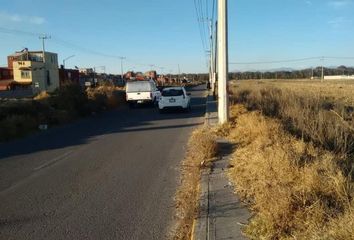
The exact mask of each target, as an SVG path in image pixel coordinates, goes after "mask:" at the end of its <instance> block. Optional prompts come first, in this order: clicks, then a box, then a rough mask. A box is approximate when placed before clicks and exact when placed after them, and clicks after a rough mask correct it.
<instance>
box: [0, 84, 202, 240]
mask: <svg viewBox="0 0 354 240" xmlns="http://www.w3.org/2000/svg"><path fill="white" fill-rule="evenodd" d="M191 92H192V97H193V98H192V105H193V107H192V108H193V110H192V112H191V113H167V114H162V115H160V114H159V113H158V111H157V109H155V108H151V107H147V108H146V107H145V108H137V109H132V110H130V109H128V108H126V107H122V108H120V109H118V110H115V111H112V112H107V113H104V114H101V115H98V116H94V117H90V118H87V119H83V120H80V121H78V122H76V123H73V124H70V125H67V126H61V127H57V128H53V129H50V130H48V131H47V132H41V133H37V134H34V135H32V136H30V137H27V138H25V139H21V140H17V141H13V142H10V143H5V144H0V239H16V240H21V239H26V240H29V239H36V240H37V239H46V240H48V239H144V240H148V239H165V238H166V233H167V232H168V230H169V227H170V224H171V222H172V219H173V210H174V206H173V196H174V193H175V191H176V187H177V186H178V178H179V166H180V163H181V160H182V159H183V156H184V154H185V147H186V143H187V141H188V137H189V135H190V133H191V131H192V130H193V128H195V127H196V126H198V125H199V124H202V123H203V120H204V119H203V116H204V111H205V98H204V95H205V91H204V88H203V87H196V88H194V89H193V90H192V91H191Z"/></svg>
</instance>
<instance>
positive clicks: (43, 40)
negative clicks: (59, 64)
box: [39, 34, 51, 63]
mask: <svg viewBox="0 0 354 240" xmlns="http://www.w3.org/2000/svg"><path fill="white" fill-rule="evenodd" d="M50 38H51V37H50V36H48V35H47V34H43V35H42V36H39V39H41V40H42V51H43V63H45V40H47V39H50Z"/></svg>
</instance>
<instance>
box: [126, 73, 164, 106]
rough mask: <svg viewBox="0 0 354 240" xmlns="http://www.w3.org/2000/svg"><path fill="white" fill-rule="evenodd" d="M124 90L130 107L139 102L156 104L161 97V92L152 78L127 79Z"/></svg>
mask: <svg viewBox="0 0 354 240" xmlns="http://www.w3.org/2000/svg"><path fill="white" fill-rule="evenodd" d="M125 92H126V100H127V102H128V103H129V106H130V107H134V106H135V105H136V104H141V103H153V104H157V103H158V101H159V99H160V97H161V93H160V91H159V90H158V89H157V87H156V84H155V82H154V81H153V80H147V81H129V82H127V85H126V90H125Z"/></svg>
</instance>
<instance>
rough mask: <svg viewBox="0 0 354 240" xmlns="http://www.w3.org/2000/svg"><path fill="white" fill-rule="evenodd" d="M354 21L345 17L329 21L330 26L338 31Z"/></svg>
mask: <svg viewBox="0 0 354 240" xmlns="http://www.w3.org/2000/svg"><path fill="white" fill-rule="evenodd" d="M351 22H352V21H350V20H348V19H346V18H344V17H336V18H333V19H332V20H329V21H328V24H329V25H330V26H331V27H332V28H334V29H338V28H341V27H343V26H344V25H347V24H348V23H349V24H350V23H351Z"/></svg>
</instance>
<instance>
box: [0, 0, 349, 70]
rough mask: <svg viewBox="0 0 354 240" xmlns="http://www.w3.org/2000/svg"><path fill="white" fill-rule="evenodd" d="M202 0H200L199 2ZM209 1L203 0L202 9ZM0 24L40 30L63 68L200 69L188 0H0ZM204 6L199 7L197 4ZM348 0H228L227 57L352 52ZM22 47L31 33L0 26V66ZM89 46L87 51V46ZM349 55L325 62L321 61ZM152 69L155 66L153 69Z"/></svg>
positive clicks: (32, 42) (33, 43)
mask: <svg viewBox="0 0 354 240" xmlns="http://www.w3.org/2000/svg"><path fill="white" fill-rule="evenodd" d="M201 1H204V4H205V1H206V0H201ZM211 2H212V0H209V7H210V5H211ZM0 3H1V8H0V28H9V29H16V30H20V31H25V32H32V33H47V34H49V35H51V36H52V39H51V40H48V41H47V42H46V43H47V50H49V51H52V52H57V53H58V54H59V60H60V61H62V59H63V58H65V57H68V56H71V55H75V57H74V58H72V59H70V60H68V62H67V66H68V67H74V66H79V67H93V66H106V71H107V72H112V73H119V72H120V60H119V59H117V58H115V57H109V56H103V55H97V54H92V53H91V52H90V51H96V52H100V53H104V54H106V55H114V56H125V57H127V60H126V61H125V63H124V68H125V70H126V69H134V70H141V71H145V70H148V69H149V68H150V67H149V65H155V66H159V67H164V70H163V71H164V72H170V70H172V72H174V73H176V72H177V70H178V64H179V65H180V68H181V71H182V72H206V71H207V68H206V63H205V54H204V52H203V47H202V44H201V39H200V35H199V29H198V24H197V19H196V13H195V7H194V3H193V0H11V1H9V0H0ZM204 6H206V5H204ZM353 10H354V0H229V47H230V48H229V58H230V62H259V61H272V60H283V59H284V60H286V59H296V58H307V57H317V56H332V57H354V44H353V43H354V15H353V12H354V11H353ZM24 47H28V48H29V49H30V50H39V49H40V48H41V42H40V40H39V39H38V37H36V36H35V35H33V36H31V35H26V34H19V33H17V34H9V33H4V32H3V31H1V29H0V65H4V64H6V56H7V55H8V54H11V53H12V52H14V51H16V50H21V49H22V48H24ZM89 50H90V51H89ZM320 64H321V63H320V61H319V60H313V61H307V62H298V63H285V64H284V63H280V64H254V65H251V64H248V65H231V66H230V70H247V69H271V68H279V67H292V68H302V67H309V66H317V65H320ZM340 64H345V65H350V66H354V60H350V59H347V60H344V59H341V60H339V59H332V60H326V61H325V65H327V66H335V65H340ZM154 68H155V67H154Z"/></svg>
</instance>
